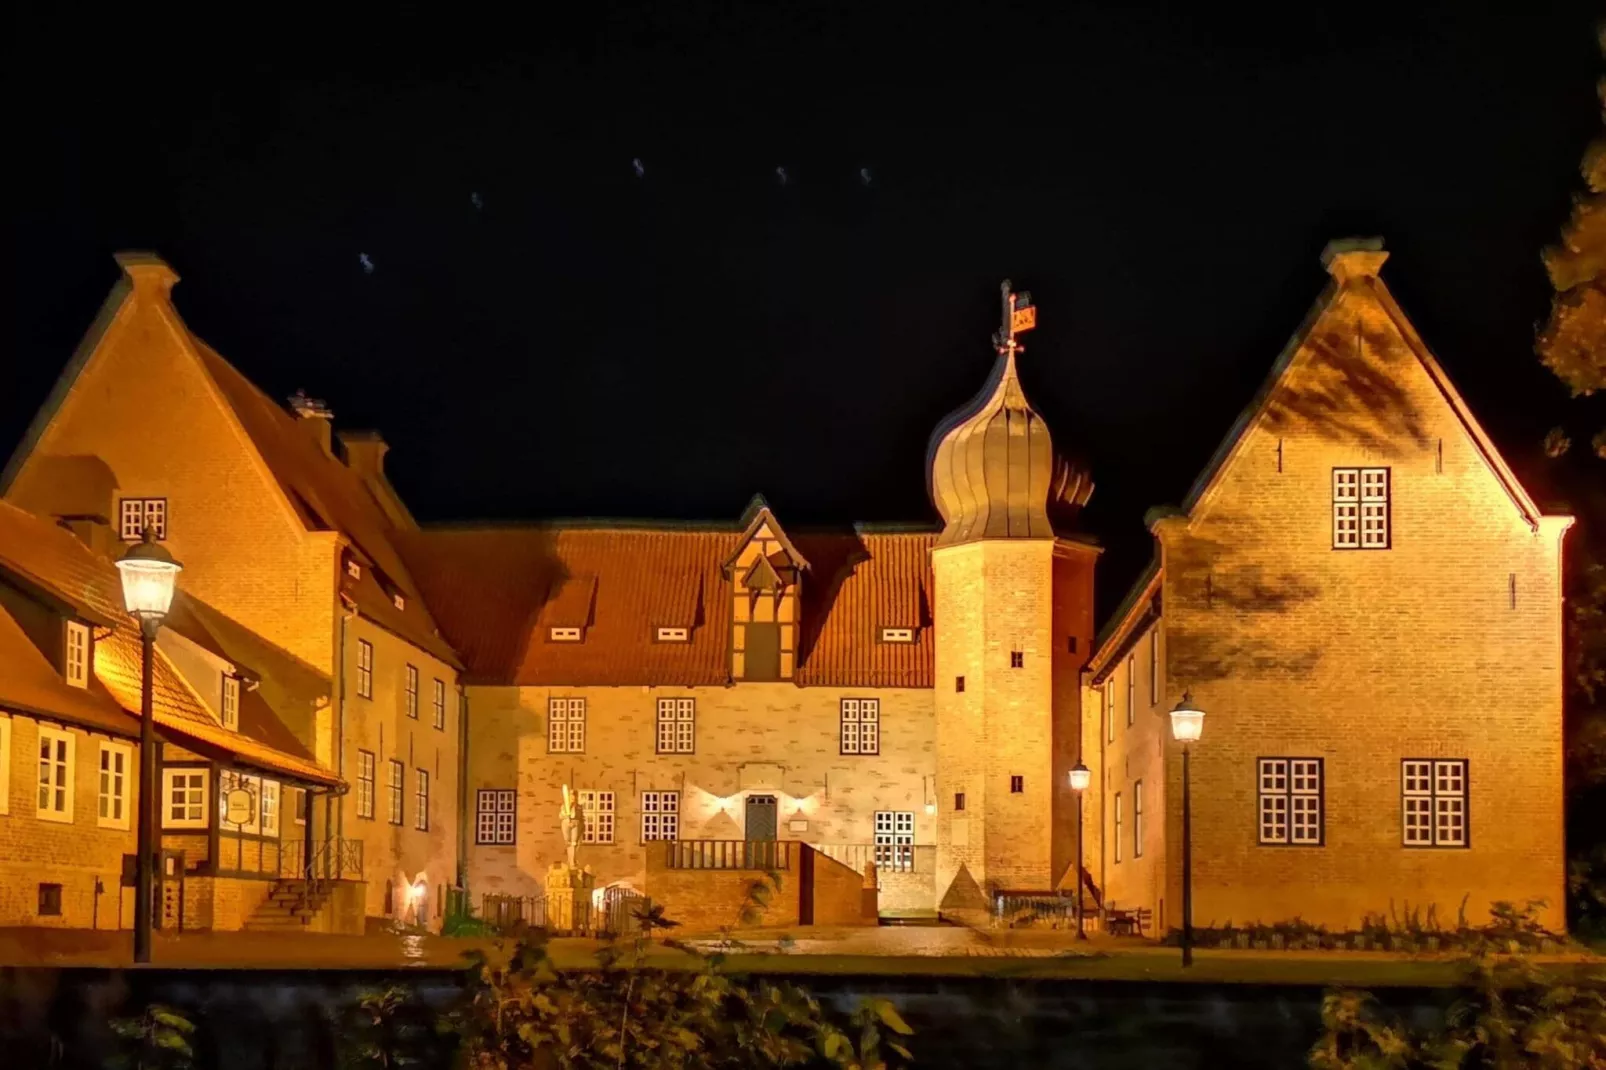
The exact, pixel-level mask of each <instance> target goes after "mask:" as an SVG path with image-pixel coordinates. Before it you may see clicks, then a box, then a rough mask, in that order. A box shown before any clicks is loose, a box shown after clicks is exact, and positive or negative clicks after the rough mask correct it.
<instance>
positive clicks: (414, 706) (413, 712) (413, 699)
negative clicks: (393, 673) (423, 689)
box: [403, 665, 418, 721]
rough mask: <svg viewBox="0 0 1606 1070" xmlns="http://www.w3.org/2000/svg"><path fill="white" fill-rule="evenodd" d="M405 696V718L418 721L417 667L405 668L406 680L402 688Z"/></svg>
mask: <svg viewBox="0 0 1606 1070" xmlns="http://www.w3.org/2000/svg"><path fill="white" fill-rule="evenodd" d="M403 690H404V691H405V693H406V696H407V699H406V701H407V716H409V717H411V718H412V719H413V720H415V721H416V720H418V666H417V665H409V666H407V680H406V685H405V687H404V688H403Z"/></svg>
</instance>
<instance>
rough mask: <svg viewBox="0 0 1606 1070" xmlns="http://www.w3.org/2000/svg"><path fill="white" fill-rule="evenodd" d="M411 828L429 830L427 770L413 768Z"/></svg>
mask: <svg viewBox="0 0 1606 1070" xmlns="http://www.w3.org/2000/svg"><path fill="white" fill-rule="evenodd" d="M413 828H415V829H418V830H419V831H420V832H428V831H429V770H427V769H414V770H413Z"/></svg>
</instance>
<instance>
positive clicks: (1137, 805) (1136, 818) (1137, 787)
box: [1132, 780, 1143, 858]
mask: <svg viewBox="0 0 1606 1070" xmlns="http://www.w3.org/2000/svg"><path fill="white" fill-rule="evenodd" d="M1132 857H1133V858H1142V857H1143V781H1141V780H1134V781H1133V782H1132Z"/></svg>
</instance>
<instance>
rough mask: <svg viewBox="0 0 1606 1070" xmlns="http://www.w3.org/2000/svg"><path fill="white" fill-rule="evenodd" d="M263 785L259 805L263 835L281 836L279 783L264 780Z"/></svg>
mask: <svg viewBox="0 0 1606 1070" xmlns="http://www.w3.org/2000/svg"><path fill="white" fill-rule="evenodd" d="M261 783H262V794H261V795H260V796H258V805H259V807H260V814H259V817H260V819H261V825H262V835H264V836H275V837H276V836H278V835H279V782H278V781H277V780H264V781H262V782H261Z"/></svg>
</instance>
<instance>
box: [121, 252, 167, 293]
mask: <svg viewBox="0 0 1606 1070" xmlns="http://www.w3.org/2000/svg"><path fill="white" fill-rule="evenodd" d="M112 259H114V260H116V261H117V266H118V267H120V268H122V269H123V274H124V275H127V276H128V281H129V283H130V284H131V285H132V286H133V287H134V292H135V293H137V294H151V295H154V296H156V297H159V298H165V297H166V296H167V294H168V291H169V290H171V289H172V288H173V284H174V283H175V282H177V281H178V272H176V271H174V270H173V269H172V268H171V267H169V266H168V265H167V261H165V260H163V259H162V258H161V257H159V256H157V255H156V254H155V253H143V252H122V253H114V254H113V256H112Z"/></svg>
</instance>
